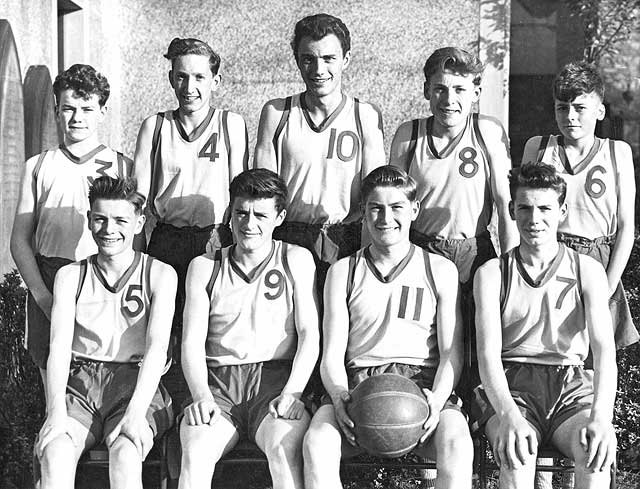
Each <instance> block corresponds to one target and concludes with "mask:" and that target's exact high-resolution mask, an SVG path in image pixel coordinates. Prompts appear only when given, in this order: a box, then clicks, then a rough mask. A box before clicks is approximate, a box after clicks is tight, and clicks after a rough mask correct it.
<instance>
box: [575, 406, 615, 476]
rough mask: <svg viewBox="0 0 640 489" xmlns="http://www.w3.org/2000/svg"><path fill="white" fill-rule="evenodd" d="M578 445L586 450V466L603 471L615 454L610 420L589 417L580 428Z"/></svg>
mask: <svg viewBox="0 0 640 489" xmlns="http://www.w3.org/2000/svg"><path fill="white" fill-rule="evenodd" d="M580 445H582V448H583V449H584V451H585V452H587V467H588V468H590V469H592V470H596V471H603V470H605V469H607V468H608V467H609V466H610V465H611V464H612V463H613V461H614V459H615V456H616V448H617V441H616V433H615V430H614V428H613V425H612V424H611V422H610V421H606V420H602V419H598V418H596V419H591V420H590V421H589V422H588V423H587V425H586V426H585V427H583V428H582V429H581V430H580Z"/></svg>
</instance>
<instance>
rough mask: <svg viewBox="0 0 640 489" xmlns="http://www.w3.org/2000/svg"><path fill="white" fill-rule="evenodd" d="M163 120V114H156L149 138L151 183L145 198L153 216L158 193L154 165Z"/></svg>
mask: <svg viewBox="0 0 640 489" xmlns="http://www.w3.org/2000/svg"><path fill="white" fill-rule="evenodd" d="M164 119H165V115H164V112H158V114H157V115H156V125H155V126H154V128H153V137H152V138H151V153H150V155H149V156H150V159H151V161H150V163H151V183H150V185H149V195H148V196H147V206H149V207H150V208H151V209H152V211H154V212H153V213H154V214H155V204H154V200H156V193H157V192H158V187H159V182H158V178H159V177H158V168H157V167H158V165H156V159H157V158H156V156H157V154H158V150H159V148H160V135H161V131H162V123H163V121H164Z"/></svg>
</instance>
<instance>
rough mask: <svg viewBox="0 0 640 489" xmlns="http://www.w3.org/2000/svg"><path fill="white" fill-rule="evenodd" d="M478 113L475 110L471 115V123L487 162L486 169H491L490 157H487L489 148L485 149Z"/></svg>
mask: <svg viewBox="0 0 640 489" xmlns="http://www.w3.org/2000/svg"><path fill="white" fill-rule="evenodd" d="M479 120H480V115H479V114H478V113H477V112H474V113H473V115H472V123H473V131H474V133H475V135H476V139H477V140H478V144H479V145H480V151H482V153H483V154H484V158H485V160H486V161H487V162H488V163H489V168H487V170H488V171H490V170H491V168H492V165H491V158H490V157H489V150H488V149H487V144H486V143H485V141H484V137H483V136H482V132H481V131H480V124H479V122H478V121H479Z"/></svg>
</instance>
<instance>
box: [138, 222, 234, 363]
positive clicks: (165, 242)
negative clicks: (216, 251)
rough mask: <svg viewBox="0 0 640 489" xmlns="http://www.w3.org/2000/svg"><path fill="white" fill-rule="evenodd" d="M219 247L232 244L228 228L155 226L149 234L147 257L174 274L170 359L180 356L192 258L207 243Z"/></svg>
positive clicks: (203, 250) (204, 247) (202, 251)
mask: <svg viewBox="0 0 640 489" xmlns="http://www.w3.org/2000/svg"><path fill="white" fill-rule="evenodd" d="M209 241H211V242H212V243H219V244H220V246H221V247H225V246H229V245H231V244H232V242H233V239H232V236H231V231H230V229H229V227H228V226H226V225H224V224H216V225H211V226H207V227H204V228H200V227H197V226H187V227H176V226H172V225H171V224H165V223H158V224H157V225H156V227H155V228H154V229H153V232H152V233H151V238H150V239H149V245H148V246H147V253H148V254H149V255H151V256H153V257H154V258H157V259H158V260H160V261H162V262H164V263H167V264H168V265H171V266H172V267H173V268H174V269H175V271H176V273H177V274H178V290H177V291H176V309H175V313H174V316H173V328H172V342H173V344H174V350H173V353H174V359H179V356H180V341H181V338H182V310H183V309H184V300H185V289H184V283H185V279H186V277H187V269H188V268H189V263H191V260H193V259H194V258H195V257H196V256H200V255H202V254H204V253H205V251H206V247H207V243H208V242H209Z"/></svg>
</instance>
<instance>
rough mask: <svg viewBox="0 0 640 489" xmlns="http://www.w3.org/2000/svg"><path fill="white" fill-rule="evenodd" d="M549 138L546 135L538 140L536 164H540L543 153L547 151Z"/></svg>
mask: <svg viewBox="0 0 640 489" xmlns="http://www.w3.org/2000/svg"><path fill="white" fill-rule="evenodd" d="M550 138H551V136H549V135H548V134H547V135H546V136H542V137H541V138H540V144H539V145H538V155H537V156H536V162H537V163H541V162H542V157H543V156H544V153H545V152H546V151H547V146H549V139H550Z"/></svg>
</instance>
